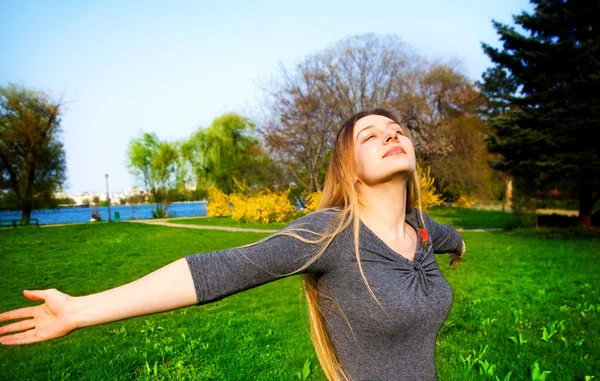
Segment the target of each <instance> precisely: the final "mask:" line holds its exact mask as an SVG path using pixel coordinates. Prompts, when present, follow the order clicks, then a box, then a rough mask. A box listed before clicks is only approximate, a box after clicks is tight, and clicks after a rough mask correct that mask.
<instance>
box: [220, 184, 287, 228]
mask: <svg viewBox="0 0 600 381" xmlns="http://www.w3.org/2000/svg"><path fill="white" fill-rule="evenodd" d="M289 193H290V190H289V189H288V190H285V191H271V190H268V189H265V190H262V191H259V192H249V193H232V194H230V195H229V201H230V202H231V205H232V213H231V218H233V219H234V220H236V221H247V222H263V223H271V222H282V221H288V220H291V219H292V218H293V217H295V215H296V208H295V207H294V205H292V203H291V202H290V199H289Z"/></svg>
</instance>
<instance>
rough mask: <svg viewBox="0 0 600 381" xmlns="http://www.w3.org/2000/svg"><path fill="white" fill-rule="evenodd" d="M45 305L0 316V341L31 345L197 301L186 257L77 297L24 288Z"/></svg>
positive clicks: (26, 294)
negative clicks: (134, 277)
mask: <svg viewBox="0 0 600 381" xmlns="http://www.w3.org/2000/svg"><path fill="white" fill-rule="evenodd" d="M23 294H24V295H25V297H26V298H28V299H30V300H43V301H44V303H43V304H40V305H37V306H33V307H25V308H20V309H17V310H12V311H7V312H5V313H2V314H0V322H8V321H11V320H17V319H24V320H20V321H18V322H15V323H10V324H7V325H3V326H0V343H2V344H4V345H19V344H31V343H36V342H39V341H46V340H51V339H55V338H59V337H62V336H65V335H67V334H69V333H70V332H72V331H74V330H75V329H78V328H83V327H88V326H92V325H98V324H104V323H109V322H113V321H117V320H122V319H127V318H131V317H135V316H141V315H149V314H153V313H158V312H164V311H170V310H174V309H177V308H181V307H186V306H191V305H194V304H196V291H195V289H194V282H193V280H192V275H191V273H190V269H189V266H188V264H187V261H186V260H185V259H179V260H177V261H175V262H172V263H170V264H168V265H166V266H164V267H162V268H160V269H158V270H156V271H154V272H152V273H150V274H148V275H146V276H144V277H142V278H140V279H138V280H136V281H133V282H131V283H128V284H125V285H123V286H120V287H117V288H113V289H110V290H107V291H103V292H100V293H97V294H91V295H87V296H81V297H72V296H69V295H67V294H64V293H62V292H60V291H58V290H54V289H50V290H42V291H27V290H26V291H24V292H23Z"/></svg>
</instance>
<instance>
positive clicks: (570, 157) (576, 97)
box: [481, 0, 600, 227]
mask: <svg viewBox="0 0 600 381" xmlns="http://www.w3.org/2000/svg"><path fill="white" fill-rule="evenodd" d="M532 4H533V5H534V11H533V13H530V14H528V13H526V12H523V13H522V14H520V15H517V16H515V17H514V21H515V23H516V24H517V25H519V26H520V27H521V28H522V29H523V30H524V31H525V33H524V34H521V33H519V32H518V31H517V30H515V28H514V27H509V26H507V25H503V24H501V23H498V22H496V21H494V22H493V25H494V27H495V29H496V31H497V32H498V34H499V36H500V39H501V40H502V41H503V47H502V49H496V48H493V47H491V46H490V45H487V44H483V45H482V46H483V50H484V52H485V53H486V54H487V55H488V56H489V57H490V59H491V60H492V62H493V63H494V66H493V67H492V68H489V69H488V70H487V71H486V72H485V73H484V75H483V83H482V84H481V88H482V91H483V94H484V95H485V97H486V99H487V101H488V105H487V108H485V107H484V110H483V113H484V115H485V116H486V118H487V120H488V122H489V124H490V126H491V128H492V133H491V134H489V135H488V137H487V143H488V147H489V149H490V151H491V152H492V153H495V154H497V155H498V157H497V158H496V160H495V161H494V162H493V166H494V168H496V169H499V170H502V171H505V172H507V173H509V174H510V175H511V176H513V177H515V180H516V179H517V178H518V179H520V187H516V186H515V192H520V193H522V194H523V197H524V198H525V197H529V198H533V197H534V196H535V195H536V192H537V191H538V190H539V189H548V188H549V187H551V186H557V185H560V186H562V187H564V186H565V185H566V186H568V187H569V188H574V189H576V191H577V193H578V196H579V201H580V202H579V212H580V214H579V223H580V224H581V225H582V226H587V227H589V226H591V212H592V210H593V207H594V204H595V203H596V201H597V200H598V198H599V197H600V155H599V151H598V147H597V144H596V141H595V140H594V139H590V138H589V137H590V136H591V134H592V132H593V131H594V130H595V129H596V128H597V125H598V120H599V118H600V99H599V97H600V81H598V76H599V75H600V61H598V59H597V57H598V56H600V30H599V28H598V27H597V20H598V19H600V8H599V7H598V5H597V4H596V3H594V2H586V1H579V0H544V1H542V0H532Z"/></svg>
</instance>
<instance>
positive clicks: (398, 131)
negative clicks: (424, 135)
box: [364, 130, 404, 142]
mask: <svg viewBox="0 0 600 381" xmlns="http://www.w3.org/2000/svg"><path fill="white" fill-rule="evenodd" d="M396 134H400V136H404V134H403V133H402V131H401V130H396ZM374 137H375V135H369V136H367V137H366V138H365V140H364V141H365V142H366V141H367V140H371V138H374Z"/></svg>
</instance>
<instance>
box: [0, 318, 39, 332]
mask: <svg viewBox="0 0 600 381" xmlns="http://www.w3.org/2000/svg"><path fill="white" fill-rule="evenodd" d="M33 327H35V322H34V320H33V319H28V320H23V321H19V322H16V323H13V324H9V325H4V326H2V327H0V335H3V334H5V333H9V332H18V331H25V330H27V329H31V328H33Z"/></svg>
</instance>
